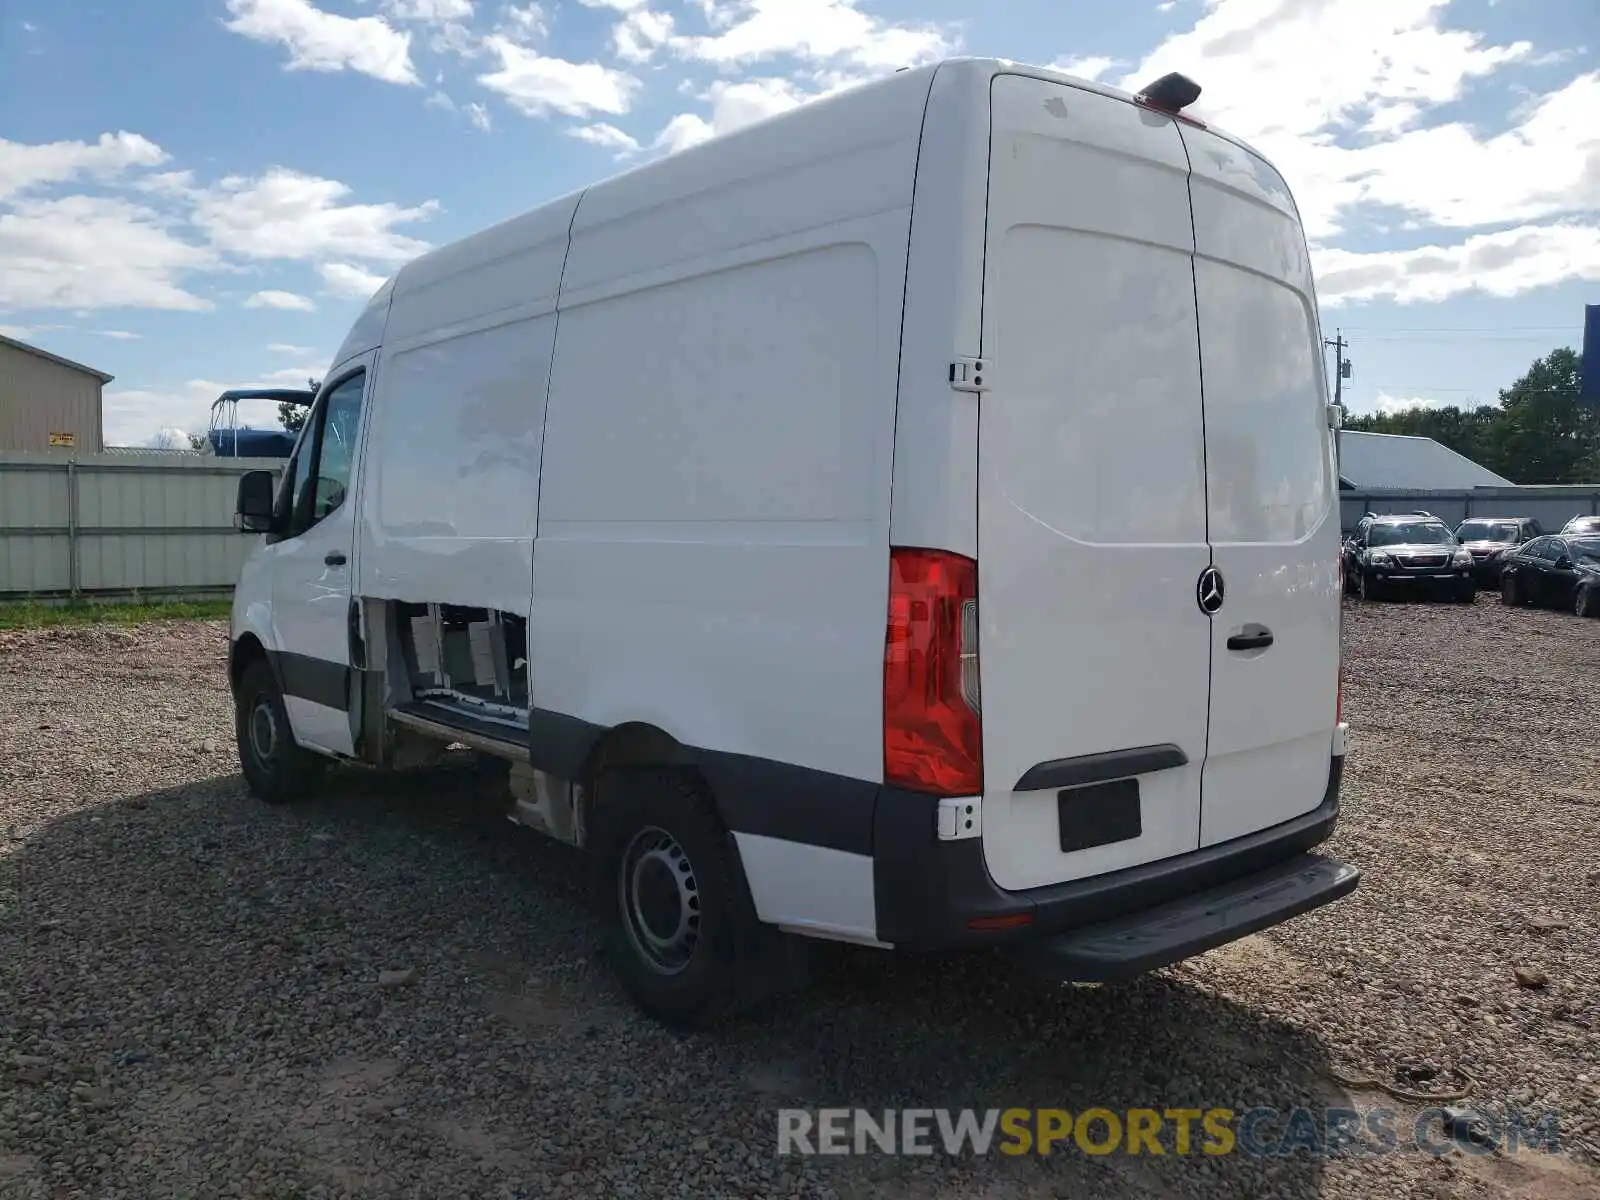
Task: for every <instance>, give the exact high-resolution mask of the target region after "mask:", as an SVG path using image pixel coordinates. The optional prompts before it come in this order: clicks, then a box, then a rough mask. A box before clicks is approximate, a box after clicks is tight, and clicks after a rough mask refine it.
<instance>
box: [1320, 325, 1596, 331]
mask: <svg viewBox="0 0 1600 1200" xmlns="http://www.w3.org/2000/svg"><path fill="white" fill-rule="evenodd" d="M1344 328H1346V329H1353V330H1356V331H1358V332H1359V331H1360V330H1363V329H1376V330H1379V331H1381V332H1383V333H1551V332H1554V331H1566V332H1571V331H1572V330H1581V329H1582V328H1583V327H1582V325H1581V324H1579V325H1432V326H1426V325H1415V326H1411V325H1346V326H1345V327H1344Z"/></svg>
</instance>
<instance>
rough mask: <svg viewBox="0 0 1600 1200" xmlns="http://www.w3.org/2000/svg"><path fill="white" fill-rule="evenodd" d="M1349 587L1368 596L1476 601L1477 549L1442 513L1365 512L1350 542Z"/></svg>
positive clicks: (1347, 546) (1347, 551) (1347, 560)
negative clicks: (1458, 537) (1467, 543)
mask: <svg viewBox="0 0 1600 1200" xmlns="http://www.w3.org/2000/svg"><path fill="white" fill-rule="evenodd" d="M1345 588H1346V590H1347V591H1354V592H1356V593H1357V594H1358V595H1360V597H1361V598H1362V599H1363V600H1379V599H1382V598H1383V597H1384V596H1387V595H1391V594H1395V595H1398V594H1412V595H1416V594H1420V593H1430V594H1433V595H1445V596H1448V597H1450V598H1451V599H1453V600H1458V601H1460V602H1461V603H1463V604H1471V603H1472V601H1473V600H1474V599H1475V598H1476V597H1477V594H1478V583H1477V580H1476V579H1475V578H1474V577H1473V561H1472V554H1471V553H1470V552H1469V551H1468V550H1467V549H1466V547H1465V546H1463V545H1462V544H1461V543H1460V542H1458V541H1456V538H1455V534H1453V533H1451V532H1450V527H1449V526H1448V525H1446V524H1445V523H1444V522H1443V521H1441V520H1439V518H1438V517H1434V516H1427V515H1419V514H1392V515H1384V516H1375V515H1368V516H1366V517H1363V518H1362V519H1361V521H1360V523H1359V524H1357V526H1356V531H1355V533H1354V534H1352V535H1351V537H1350V540H1349V541H1348V542H1346V543H1345Z"/></svg>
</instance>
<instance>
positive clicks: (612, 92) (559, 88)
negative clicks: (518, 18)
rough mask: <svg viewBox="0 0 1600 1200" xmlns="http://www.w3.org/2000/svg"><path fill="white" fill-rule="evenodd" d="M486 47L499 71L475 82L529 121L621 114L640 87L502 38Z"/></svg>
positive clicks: (623, 76) (622, 75)
mask: <svg viewBox="0 0 1600 1200" xmlns="http://www.w3.org/2000/svg"><path fill="white" fill-rule="evenodd" d="M484 45H485V46H486V47H487V48H488V49H489V50H490V51H491V52H492V53H493V54H495V55H497V56H498V57H499V59H500V69H499V70H498V71H492V72H489V73H488V74H484V75H480V76H478V82H479V83H481V84H483V86H484V87H486V88H489V89H490V90H491V91H495V92H499V93H500V94H501V95H502V96H504V97H505V98H506V100H507V101H508V102H509V103H510V104H511V105H512V106H514V107H515V108H517V109H519V110H520V111H521V112H523V113H525V114H526V115H528V116H530V117H542V116H546V115H548V114H550V113H563V114H565V115H566V116H569V117H587V116H591V115H594V114H597V113H609V114H611V115H619V114H621V113H625V112H627V111H628V109H629V108H630V107H632V104H633V98H634V96H635V94H637V92H638V91H639V88H640V87H641V86H642V85H641V84H640V82H639V80H638V79H636V78H634V77H633V76H632V75H629V74H628V73H627V72H625V71H616V70H613V69H612V68H610V67H606V66H602V65H601V64H599V63H594V62H586V63H575V62H569V61H567V60H566V59H564V58H548V57H545V56H544V55H542V54H538V53H536V52H534V51H532V50H528V49H526V48H525V47H522V46H519V45H517V44H516V43H515V42H513V41H511V40H510V39H509V38H507V37H505V36H503V35H501V34H494V35H492V36H490V37H489V38H487V39H486V40H485V42H484Z"/></svg>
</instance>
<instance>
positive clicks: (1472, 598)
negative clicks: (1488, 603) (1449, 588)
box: [1455, 583, 1478, 604]
mask: <svg viewBox="0 0 1600 1200" xmlns="http://www.w3.org/2000/svg"><path fill="white" fill-rule="evenodd" d="M1455 599H1456V603H1457V604H1476V603H1477V602H1478V585H1477V584H1476V583H1467V584H1464V585H1463V586H1462V587H1460V588H1459V589H1457V591H1456V595H1455Z"/></svg>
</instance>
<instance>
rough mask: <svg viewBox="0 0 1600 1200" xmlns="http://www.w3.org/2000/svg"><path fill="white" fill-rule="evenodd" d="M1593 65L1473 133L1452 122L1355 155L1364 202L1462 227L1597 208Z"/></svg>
mask: <svg viewBox="0 0 1600 1200" xmlns="http://www.w3.org/2000/svg"><path fill="white" fill-rule="evenodd" d="M1596 114H1600V71H1595V72H1591V73H1590V74H1587V75H1580V76H1579V77H1578V78H1576V79H1574V80H1573V81H1572V82H1571V83H1569V84H1567V85H1566V86H1565V87H1562V88H1560V89H1558V90H1557V91H1554V92H1552V93H1550V94H1548V95H1545V96H1541V97H1539V98H1538V99H1536V100H1535V101H1533V102H1532V103H1531V104H1529V105H1528V106H1527V107H1526V109H1525V113H1524V116H1523V119H1522V121H1521V122H1520V123H1519V124H1518V125H1516V126H1515V127H1514V128H1512V129H1509V130H1507V131H1506V132H1504V133H1501V134H1499V135H1497V136H1494V137H1490V138H1483V139H1480V138H1479V137H1478V136H1477V135H1476V133H1475V132H1474V131H1473V130H1472V129H1470V128H1469V127H1468V126H1466V125H1464V124H1461V123H1458V122H1455V123H1451V124H1448V125H1439V126H1435V127H1433V128H1429V129H1418V130H1415V131H1413V132H1410V133H1408V134H1406V135H1404V136H1402V137H1397V138H1394V139H1393V140H1390V141H1387V142H1383V143H1381V144H1379V145H1376V146H1371V147H1366V148H1363V149H1361V150H1358V151H1356V152H1355V156H1356V164H1357V165H1358V166H1359V168H1360V170H1361V172H1362V177H1361V179H1360V182H1359V184H1358V186H1359V188H1360V194H1361V197H1362V198H1363V199H1365V200H1370V201H1374V202H1376V203H1379V204H1386V205H1390V206H1393V207H1395V208H1400V209H1404V210H1406V211H1408V212H1411V213H1414V214H1415V215H1416V216H1418V217H1419V218H1421V219H1422V220H1424V221H1427V222H1429V223H1431V224H1435V225H1450V226H1455V227H1458V228H1465V227H1470V226H1476V225H1488V224H1498V223H1502V222H1506V221H1529V220H1538V219H1539V218H1542V217H1551V216H1559V215H1561V214H1564V213H1574V212H1582V211H1585V210H1595V209H1600V126H1597V124H1596Z"/></svg>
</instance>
